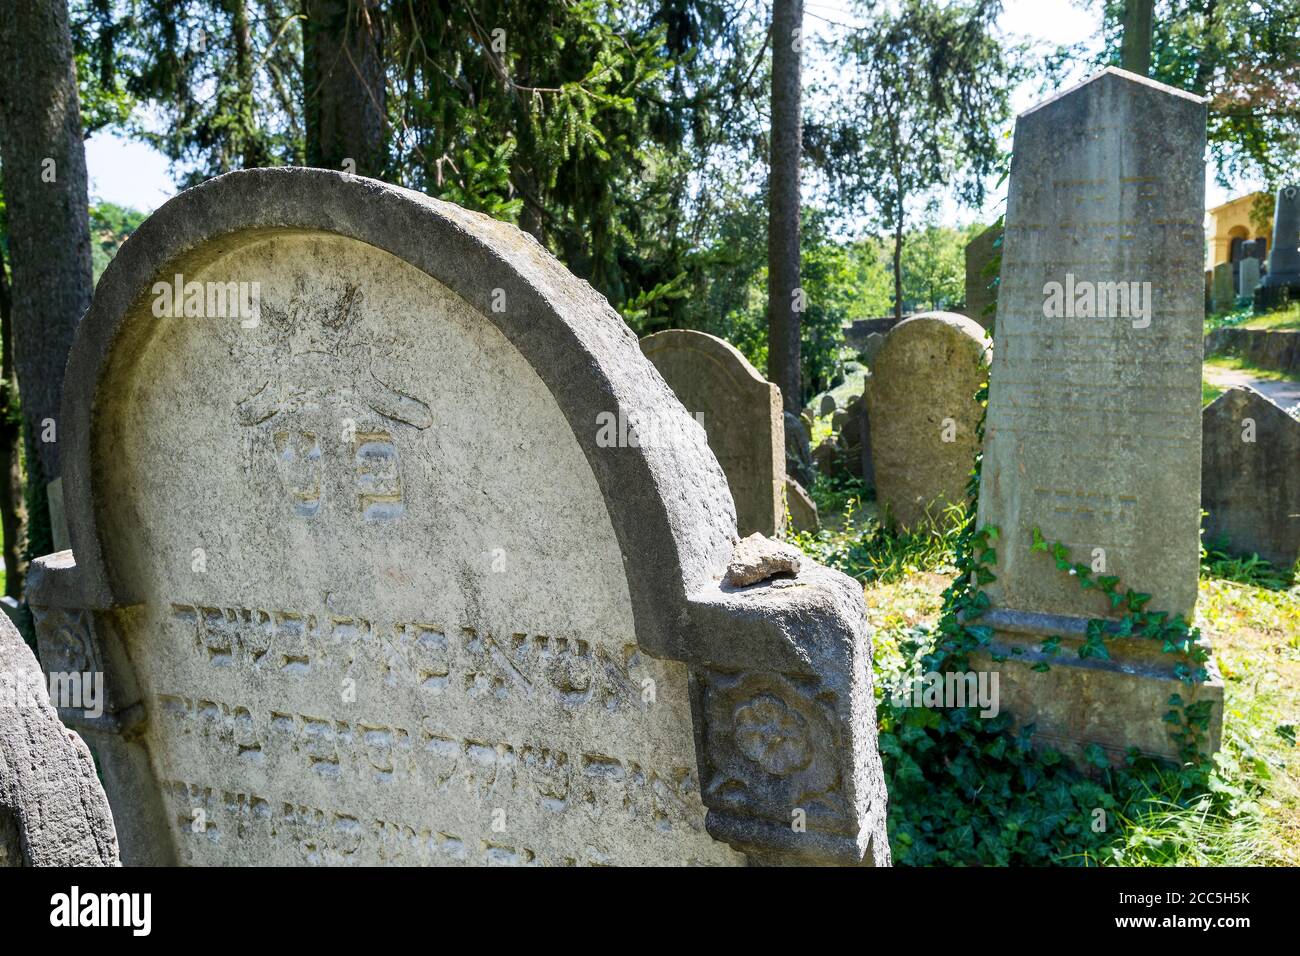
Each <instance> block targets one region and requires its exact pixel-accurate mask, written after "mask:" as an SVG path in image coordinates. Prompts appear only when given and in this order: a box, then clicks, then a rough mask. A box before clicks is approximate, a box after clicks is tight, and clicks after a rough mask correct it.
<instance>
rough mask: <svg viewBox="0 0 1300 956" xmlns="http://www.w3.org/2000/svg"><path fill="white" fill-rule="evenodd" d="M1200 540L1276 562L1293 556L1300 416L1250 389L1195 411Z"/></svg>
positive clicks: (1299, 496) (1298, 526) (1285, 563)
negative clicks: (1198, 447)
mask: <svg viewBox="0 0 1300 956" xmlns="http://www.w3.org/2000/svg"><path fill="white" fill-rule="evenodd" d="M1201 423H1202V433H1201V434H1202V439H1201V508H1202V509H1203V510H1205V511H1207V512H1208V514H1207V515H1206V516H1205V543H1206V545H1207V546H1211V547H1223V548H1224V549H1225V550H1227V551H1229V552H1232V553H1236V554H1258V555H1259V556H1260V557H1261V558H1264V559H1265V560H1266V561H1270V562H1272V563H1273V564H1274V565H1276V566H1278V567H1280V568H1290V567H1291V566H1292V565H1294V564H1295V562H1296V559H1297V558H1300V421H1297V420H1296V419H1294V418H1292V417H1291V416H1290V415H1288V414H1287V413H1286V412H1285V411H1284V410H1283V409H1281V408H1279V407H1278V406H1277V405H1276V404H1274V403H1273V402H1271V401H1269V400H1268V399H1267V398H1265V397H1264V396H1263V395H1261V394H1259V393H1258V392H1256V391H1255V390H1254V389H1251V388H1229V389H1227V390H1226V391H1224V393H1223V394H1222V395H1220V396H1219V397H1218V398H1216V399H1215V400H1214V401H1213V402H1211V403H1210V404H1209V405H1208V406H1207V407H1206V409H1205V410H1204V411H1203V412H1202V413H1201Z"/></svg>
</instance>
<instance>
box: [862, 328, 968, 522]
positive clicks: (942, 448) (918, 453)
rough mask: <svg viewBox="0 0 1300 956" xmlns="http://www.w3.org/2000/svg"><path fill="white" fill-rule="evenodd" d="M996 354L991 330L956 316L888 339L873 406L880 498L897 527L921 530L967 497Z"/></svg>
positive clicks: (870, 385) (870, 397)
mask: <svg viewBox="0 0 1300 956" xmlns="http://www.w3.org/2000/svg"><path fill="white" fill-rule="evenodd" d="M990 349H991V344H990V342H989V339H988V337H987V335H986V333H985V332H984V329H983V328H981V327H980V326H979V325H978V324H977V323H975V322H974V321H973V320H971V319H968V318H966V317H965V316H963V315H957V314H956V313H952V312H928V313H926V314H924V315H918V316H913V317H912V318H910V319H906V320H904V321H903V322H900V323H899V324H898V325H897V326H895V327H894V329H893V330H892V331H891V332H890V333H889V335H888V336H887V337H886V339H885V345H884V347H883V348H882V349H881V350H880V354H879V355H878V356H877V357H876V368H875V371H874V372H873V374H872V376H871V378H870V379H868V380H867V388H866V405H867V415H868V417H869V419H870V426H869V429H870V441H871V461H872V466H873V468H874V472H875V486H876V500H877V501H879V502H880V504H881V508H882V513H883V514H884V515H885V516H886V517H887V520H888V521H889V522H890V523H891V524H894V525H896V526H898V527H899V528H903V529H911V528H917V527H920V526H922V525H924V524H925V523H927V522H928V521H932V520H939V519H941V518H942V516H943V513H944V509H945V508H947V507H948V506H949V505H952V504H957V503H959V502H962V501H964V500H966V484H967V482H968V481H969V480H970V471H971V468H972V467H973V466H974V464H975V455H976V453H977V452H978V451H979V436H978V435H977V434H976V428H977V426H978V425H979V420H980V414H981V406H980V404H979V402H978V401H976V397H975V396H976V393H977V392H978V391H979V388H980V385H981V384H983V382H985V381H986V380H987V376H988V357H989V351H990Z"/></svg>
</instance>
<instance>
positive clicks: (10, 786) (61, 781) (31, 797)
mask: <svg viewBox="0 0 1300 956" xmlns="http://www.w3.org/2000/svg"><path fill="white" fill-rule="evenodd" d="M58 676H59V678H60V681H59V683H58V684H57V685H56V686H57V687H58V688H59V689H60V690H62V689H64V688H67V689H68V690H69V691H71V690H72V688H73V686H74V685H73V683H72V678H73V676H74V675H71V674H60V675H58ZM75 677H76V679H77V683H76V685H75V686H76V687H77V688H78V689H79V688H80V686H81V684H80V680H81V679H82V678H83V677H84V678H85V679H86V680H88V681H89V680H91V679H92V678H93V675H91V674H89V673H87V674H84V675H83V674H80V673H78V674H76V675H75ZM49 686H50V685H49V684H48V683H47V681H46V678H45V675H44V674H42V673H41V668H40V665H39V664H37V663H36V658H35V657H34V656H33V655H32V652H31V649H30V648H29V647H28V646H27V645H26V644H25V643H23V639H22V638H21V637H20V636H19V635H18V631H17V630H16V629H15V628H14V626H13V624H11V623H10V621H9V618H8V617H6V616H4V615H0V866H116V865H117V862H118V857H117V834H116V833H115V832H114V829H113V817H112V814H111V813H110V812H109V808H108V800H106V799H105V797H104V790H103V788H102V787H101V786H100V783H99V779H98V778H97V777H96V776H95V764H94V762H93V761H92V760H91V757H90V751H89V750H87V749H86V745H85V744H84V743H83V742H82V741H81V738H80V737H78V736H77V735H76V734H75V733H73V732H72V731H70V730H68V729H67V728H66V727H65V726H64V725H63V723H62V722H61V721H60V720H59V716H58V714H57V713H56V712H55V709H54V707H53V706H52V705H51V703H50V694H49Z"/></svg>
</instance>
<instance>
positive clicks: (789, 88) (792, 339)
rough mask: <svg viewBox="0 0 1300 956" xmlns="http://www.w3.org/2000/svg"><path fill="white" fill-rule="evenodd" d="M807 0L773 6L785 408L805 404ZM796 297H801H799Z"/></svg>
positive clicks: (773, 175) (778, 370)
mask: <svg viewBox="0 0 1300 956" xmlns="http://www.w3.org/2000/svg"><path fill="white" fill-rule="evenodd" d="M802 23H803V0H775V2H774V4H773V7H772V137H771V160H770V165H769V168H770V172H769V176H768V203H769V207H768V226H767V323H768V327H767V377H768V378H769V379H771V380H772V381H773V382H775V383H776V384H777V386H778V387H779V388H780V389H781V397H782V398H783V400H784V403H785V408H786V411H789V412H793V413H794V414H795V415H798V414H799V412H800V409H801V408H802V407H803V398H802V387H801V380H800V355H799V337H800V319H801V315H800V313H801V312H802V311H803V302H802V301H800V300H802V298H803V295H802V292H801V291H800V289H799V159H800V152H801V150H802V143H803V114H802V110H801V108H800V100H801V94H802V89H801V87H802V78H801V76H800V62H799V61H800V50H799V46H800V43H801V39H802ZM796 297H797V298H796Z"/></svg>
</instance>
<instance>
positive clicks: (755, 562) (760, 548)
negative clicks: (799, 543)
mask: <svg viewBox="0 0 1300 956" xmlns="http://www.w3.org/2000/svg"><path fill="white" fill-rule="evenodd" d="M802 560H803V556H802V554H801V553H800V551H799V549H798V548H796V547H794V546H793V545H789V544H786V543H785V542H784V541H773V540H772V539H771V538H765V537H764V536H763V535H761V534H751V535H749V536H748V537H747V538H745V539H743V540H742V541H741V542H740V543H739V544H738V545H736V550H735V551H734V552H733V553H732V556H731V563H730V564H728V565H727V573H726V574H725V575H724V576H723V578H722V583H723V584H725V585H727V586H728V587H733V588H743V587H746V586H747V585H750V584H757V583H758V582H759V581H766V580H767V579H768V578H772V577H776V576H777V575H778V574H798V573H799V566H800V563H801V562H802Z"/></svg>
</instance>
